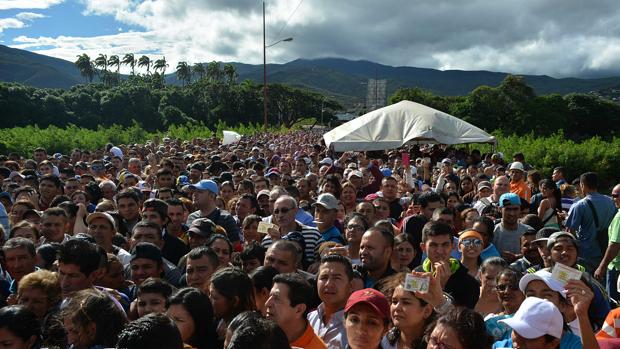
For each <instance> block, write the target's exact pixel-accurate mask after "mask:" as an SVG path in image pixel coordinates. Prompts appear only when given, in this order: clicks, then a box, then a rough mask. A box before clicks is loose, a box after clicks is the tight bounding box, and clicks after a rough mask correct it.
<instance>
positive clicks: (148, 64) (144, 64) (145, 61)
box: [138, 56, 151, 75]
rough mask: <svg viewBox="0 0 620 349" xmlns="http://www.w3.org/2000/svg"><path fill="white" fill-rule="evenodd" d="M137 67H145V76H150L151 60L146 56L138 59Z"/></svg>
mask: <svg viewBox="0 0 620 349" xmlns="http://www.w3.org/2000/svg"><path fill="white" fill-rule="evenodd" d="M138 67H146V75H151V59H150V58H148V57H147V56H142V57H140V59H139V60H138Z"/></svg>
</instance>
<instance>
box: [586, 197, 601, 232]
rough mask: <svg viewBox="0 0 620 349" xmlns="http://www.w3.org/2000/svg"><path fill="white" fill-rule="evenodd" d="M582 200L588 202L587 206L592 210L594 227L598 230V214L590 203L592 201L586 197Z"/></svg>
mask: <svg viewBox="0 0 620 349" xmlns="http://www.w3.org/2000/svg"><path fill="white" fill-rule="evenodd" d="M584 200H585V201H586V203H587V204H588V207H590V210H591V211H592V216H594V229H596V230H597V231H598V230H599V228H598V227H599V225H598V215H597V214H596V208H595V207H594V204H593V203H592V201H590V200H588V199H587V198H586V199H584Z"/></svg>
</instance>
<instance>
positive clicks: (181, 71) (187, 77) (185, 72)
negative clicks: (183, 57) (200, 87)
mask: <svg viewBox="0 0 620 349" xmlns="http://www.w3.org/2000/svg"><path fill="white" fill-rule="evenodd" d="M176 74H177V78H178V79H179V80H181V81H182V82H183V86H185V85H186V84H189V83H190V82H191V81H192V71H191V68H190V66H189V64H187V62H179V64H177V71H176Z"/></svg>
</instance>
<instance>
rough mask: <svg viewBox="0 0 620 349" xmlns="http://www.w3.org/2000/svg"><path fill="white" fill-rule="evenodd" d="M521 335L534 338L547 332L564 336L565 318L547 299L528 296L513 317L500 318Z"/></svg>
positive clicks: (558, 336) (554, 335)
mask: <svg viewBox="0 0 620 349" xmlns="http://www.w3.org/2000/svg"><path fill="white" fill-rule="evenodd" d="M499 322H503V323H504V324H506V325H508V326H510V327H511V328H512V330H513V331H515V332H517V333H518V334H519V335H520V336H521V337H524V338H527V339H534V338H539V337H542V336H544V335H546V334H548V335H551V336H553V337H555V338H558V339H559V338H561V337H562V329H563V327H564V318H563V317H562V313H560V310H558V308H557V307H556V306H555V305H554V304H553V303H551V302H549V301H548V300H546V299H541V298H537V297H528V298H526V299H525V300H524V301H523V303H521V306H520V307H519V310H517V312H516V313H515V315H514V316H513V317H512V318H509V319H503V320H499Z"/></svg>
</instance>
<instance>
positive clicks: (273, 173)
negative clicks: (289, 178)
mask: <svg viewBox="0 0 620 349" xmlns="http://www.w3.org/2000/svg"><path fill="white" fill-rule="evenodd" d="M265 176H267V177H271V176H277V177H280V171H278V169H275V168H272V169H271V170H269V171H268V172H267V174H266V175H265Z"/></svg>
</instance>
